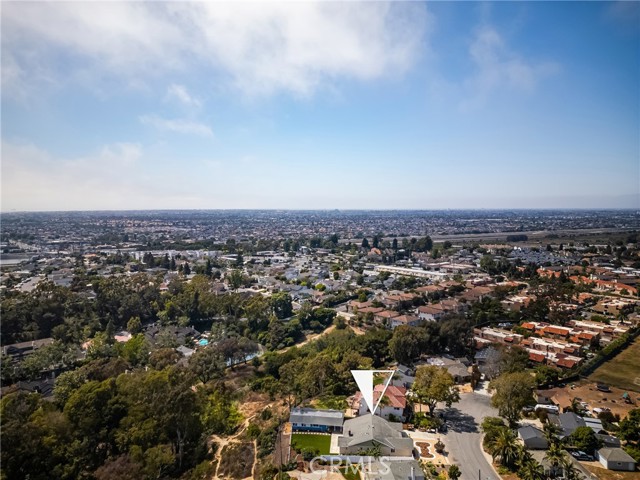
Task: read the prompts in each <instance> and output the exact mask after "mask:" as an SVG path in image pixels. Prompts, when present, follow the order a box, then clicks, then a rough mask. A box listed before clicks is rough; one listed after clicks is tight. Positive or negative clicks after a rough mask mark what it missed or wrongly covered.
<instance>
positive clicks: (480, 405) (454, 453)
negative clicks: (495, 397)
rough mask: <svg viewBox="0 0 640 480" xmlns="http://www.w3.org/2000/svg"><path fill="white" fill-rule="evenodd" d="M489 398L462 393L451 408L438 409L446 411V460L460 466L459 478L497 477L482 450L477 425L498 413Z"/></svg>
mask: <svg viewBox="0 0 640 480" xmlns="http://www.w3.org/2000/svg"><path fill="white" fill-rule="evenodd" d="M490 401H491V397H489V396H488V395H486V394H482V393H463V394H461V395H460V401H459V402H458V403H456V404H453V405H452V406H451V408H445V409H444V410H440V411H442V412H443V413H444V414H445V418H446V421H447V427H448V429H449V430H448V432H447V434H446V435H442V436H441V439H442V441H443V442H444V444H445V447H446V448H445V451H446V452H447V454H448V460H449V463H455V464H457V465H458V466H459V467H460V470H461V472H462V476H461V477H460V478H461V479H462V480H475V479H476V478H480V479H481V480H500V477H499V476H498V475H497V474H496V472H495V470H494V469H493V467H492V466H491V463H490V462H491V456H489V455H488V454H485V453H484V451H483V450H482V444H481V442H482V431H481V430H480V424H481V423H482V420H483V419H484V418H485V417H496V416H498V412H497V410H496V409H495V408H493V407H492V406H491V405H490V404H489V402H490Z"/></svg>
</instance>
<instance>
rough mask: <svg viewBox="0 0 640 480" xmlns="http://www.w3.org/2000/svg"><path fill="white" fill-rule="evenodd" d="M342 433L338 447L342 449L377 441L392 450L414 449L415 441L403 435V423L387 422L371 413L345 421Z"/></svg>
mask: <svg viewBox="0 0 640 480" xmlns="http://www.w3.org/2000/svg"><path fill="white" fill-rule="evenodd" d="M342 432H343V436H341V437H340V438H338V445H339V446H341V447H350V446H356V445H360V444H363V443H367V442H371V441H373V440H375V441H376V442H378V443H381V444H383V445H386V446H388V447H390V448H399V447H404V446H408V445H410V447H411V448H413V440H411V439H410V438H407V437H405V436H404V434H403V433H402V423H399V422H387V421H386V420H385V419H383V418H380V417H378V416H377V415H371V414H370V413H368V414H366V415H362V416H360V417H356V418H352V419H350V420H345V422H344V427H343V429H342Z"/></svg>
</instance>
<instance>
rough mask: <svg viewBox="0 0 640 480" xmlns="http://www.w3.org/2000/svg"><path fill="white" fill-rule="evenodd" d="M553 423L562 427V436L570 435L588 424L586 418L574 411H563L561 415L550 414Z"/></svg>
mask: <svg viewBox="0 0 640 480" xmlns="http://www.w3.org/2000/svg"><path fill="white" fill-rule="evenodd" d="M549 420H550V421H551V423H554V424H555V425H558V426H559V427H560V428H562V436H565V437H568V436H569V435H571V434H572V433H573V432H574V431H575V430H576V428H578V427H584V426H586V424H585V422H584V419H583V418H582V417H580V416H579V415H576V414H575V413H573V412H567V413H561V414H560V415H549Z"/></svg>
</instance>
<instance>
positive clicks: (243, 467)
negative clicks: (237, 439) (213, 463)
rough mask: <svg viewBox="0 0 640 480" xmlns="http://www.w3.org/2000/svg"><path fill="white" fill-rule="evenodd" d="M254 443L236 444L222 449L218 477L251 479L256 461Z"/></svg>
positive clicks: (239, 479) (238, 479) (237, 479)
mask: <svg viewBox="0 0 640 480" xmlns="http://www.w3.org/2000/svg"><path fill="white" fill-rule="evenodd" d="M254 455H255V453H254V447H253V443H234V444H230V445H227V446H225V447H224V448H223V449H222V454H221V460H220V466H219V467H218V472H217V473H218V476H219V477H222V478H231V479H236V480H241V479H244V478H247V477H251V475H252V468H253V459H254Z"/></svg>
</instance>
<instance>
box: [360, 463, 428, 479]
mask: <svg viewBox="0 0 640 480" xmlns="http://www.w3.org/2000/svg"><path fill="white" fill-rule="evenodd" d="M412 468H413V472H412V470H411V469H412ZM365 472H366V474H365V478H366V479H378V480H411V479H412V478H413V479H415V480H424V472H423V471H422V468H421V467H420V463H418V462H417V461H416V460H398V461H393V462H387V463H386V464H383V463H381V462H379V461H375V462H371V468H370V469H366V470H365ZM412 473H413V476H412V475H411V474H412Z"/></svg>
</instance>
